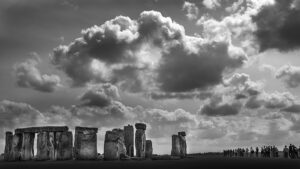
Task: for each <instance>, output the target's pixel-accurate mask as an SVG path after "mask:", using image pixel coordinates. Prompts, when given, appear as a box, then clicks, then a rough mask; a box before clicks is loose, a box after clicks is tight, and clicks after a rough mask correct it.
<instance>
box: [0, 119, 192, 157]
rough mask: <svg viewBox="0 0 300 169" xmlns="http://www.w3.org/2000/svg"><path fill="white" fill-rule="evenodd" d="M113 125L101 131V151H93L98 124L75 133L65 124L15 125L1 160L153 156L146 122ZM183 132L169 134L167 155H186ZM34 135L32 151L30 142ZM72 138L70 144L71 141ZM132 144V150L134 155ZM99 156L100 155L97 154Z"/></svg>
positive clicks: (7, 137)
mask: <svg viewBox="0 0 300 169" xmlns="http://www.w3.org/2000/svg"><path fill="white" fill-rule="evenodd" d="M135 128H136V131H135V134H134V127H133V126H132V125H127V126H124V128H123V129H119V128H115V129H112V130H109V131H106V133H105V140H104V154H103V156H102V155H101V154H98V152H97V133H98V128H92V127H79V126H77V127H75V134H74V135H75V136H74V139H73V134H72V132H71V131H69V128H68V127H67V126H45V127H28V128H17V129H15V132H14V133H13V132H9V131H8V132H6V133H5V149H4V154H3V158H4V160H5V161H21V160H22V161H28V160H39V161H46V160H72V159H75V160H100V159H104V160H129V159H132V160H144V159H152V160H153V159H155V158H158V156H157V155H153V144H152V141H151V140H146V133H145V131H146V124H144V123H136V124H135ZM185 136H186V133H185V132H184V131H182V132H178V134H177V135H172V150H171V157H172V159H173V157H174V158H183V157H186V155H187V145H186V138H185ZM35 138H36V154H35V153H34V152H35V150H34V149H35V147H34V145H35V144H34V142H35ZM73 141H74V144H73ZM134 147H135V150H136V154H135V156H134ZM100 156H102V157H103V158H99V157H100Z"/></svg>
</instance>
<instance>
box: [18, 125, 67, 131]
mask: <svg viewBox="0 0 300 169" xmlns="http://www.w3.org/2000/svg"><path fill="white" fill-rule="evenodd" d="M68 130H69V128H68V126H44V127H28V128H17V129H15V133H40V132H64V131H68Z"/></svg>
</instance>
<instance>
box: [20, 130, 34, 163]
mask: <svg viewBox="0 0 300 169" xmlns="http://www.w3.org/2000/svg"><path fill="white" fill-rule="evenodd" d="M34 137H35V134H34V133H23V141H22V149H21V160H25V161H27V160H31V159H33V155H34V149H33V143H34Z"/></svg>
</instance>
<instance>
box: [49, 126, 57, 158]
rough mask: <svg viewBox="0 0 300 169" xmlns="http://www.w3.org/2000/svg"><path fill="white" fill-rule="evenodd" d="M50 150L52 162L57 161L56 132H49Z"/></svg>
mask: <svg viewBox="0 0 300 169" xmlns="http://www.w3.org/2000/svg"><path fill="white" fill-rule="evenodd" d="M48 149H49V159H50V160H56V157H55V134H54V132H49V139H48Z"/></svg>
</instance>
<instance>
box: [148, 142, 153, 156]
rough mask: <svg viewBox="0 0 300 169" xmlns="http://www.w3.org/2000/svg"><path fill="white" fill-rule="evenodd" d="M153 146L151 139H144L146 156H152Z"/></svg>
mask: <svg viewBox="0 0 300 169" xmlns="http://www.w3.org/2000/svg"><path fill="white" fill-rule="evenodd" d="M152 153H153V148H152V141H151V140H146V158H152Z"/></svg>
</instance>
